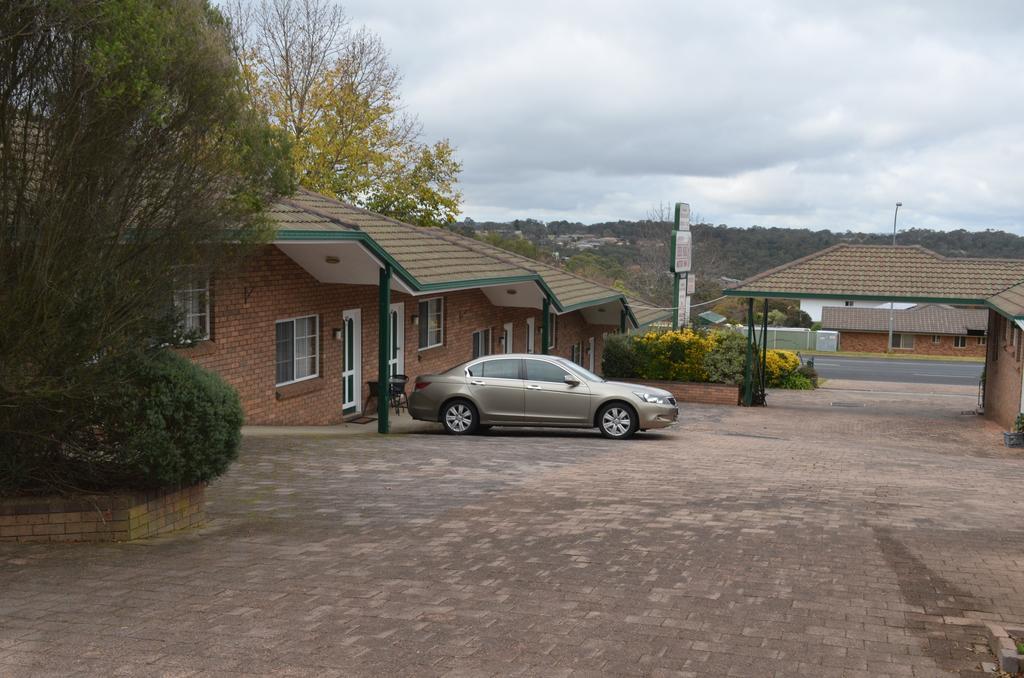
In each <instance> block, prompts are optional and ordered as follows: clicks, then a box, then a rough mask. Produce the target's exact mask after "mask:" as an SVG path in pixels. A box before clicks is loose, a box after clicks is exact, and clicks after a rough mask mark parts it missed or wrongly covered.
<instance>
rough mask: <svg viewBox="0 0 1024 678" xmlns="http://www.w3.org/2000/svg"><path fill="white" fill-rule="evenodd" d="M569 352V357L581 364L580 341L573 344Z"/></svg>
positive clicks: (581, 346)
mask: <svg viewBox="0 0 1024 678" xmlns="http://www.w3.org/2000/svg"><path fill="white" fill-rule="evenodd" d="M571 353H572V355H570V357H569V359H570V360H572V361H573V362H574V363H576V364H577V365H583V344H582V343H580V342H576V343H575V344H573V345H572V347H571Z"/></svg>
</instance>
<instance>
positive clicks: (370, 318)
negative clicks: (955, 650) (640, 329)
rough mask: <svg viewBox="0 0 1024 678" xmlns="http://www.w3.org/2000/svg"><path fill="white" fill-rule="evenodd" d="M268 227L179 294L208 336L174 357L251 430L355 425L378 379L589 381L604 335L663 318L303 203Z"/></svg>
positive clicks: (514, 259) (522, 263) (491, 254)
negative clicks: (496, 372) (453, 374)
mask: <svg viewBox="0 0 1024 678" xmlns="http://www.w3.org/2000/svg"><path fill="white" fill-rule="evenodd" d="M269 217H270V218H271V219H272V220H273V221H274V222H275V223H276V225H277V231H276V235H275V237H274V240H273V242H272V243H271V244H268V245H264V246H261V247H259V248H258V250H257V251H256V252H255V253H254V254H253V255H251V256H250V257H248V259H247V260H246V261H245V262H244V264H243V265H242V266H241V267H240V268H239V269H237V270H235V271H234V272H233V273H230V274H226V275H223V276H221V277H219V278H216V279H214V280H210V281H203V282H201V283H198V282H193V283H191V284H190V285H189V288H188V289H183V290H181V291H180V292H179V293H178V294H177V295H176V301H177V303H178V305H179V307H181V308H182V309H184V311H185V314H186V316H187V320H186V322H187V323H188V324H189V326H190V328H191V329H194V330H196V331H198V332H199V333H200V334H202V335H204V336H205V339H204V340H202V341H200V342H199V343H197V344H196V345H195V346H193V347H191V348H188V349H184V350H183V353H184V354H185V355H187V356H188V357H190V358H191V359H192V360H194V361H195V362H196V363H198V364H200V365H202V366H204V367H207V368H209V369H211V370H214V371H216V372H218V373H219V374H220V375H221V376H222V377H223V378H224V379H225V380H226V381H227V382H228V383H230V384H232V385H233V386H234V387H235V388H236V389H237V390H238V392H239V394H240V396H241V399H242V404H243V407H244V409H245V413H246V421H247V422H248V423H250V424H307V425H317V424H332V423H339V422H341V421H343V420H345V419H346V418H348V417H350V416H356V415H358V414H359V413H361V412H363V410H364V409H365V408H366V406H367V403H368V401H369V400H370V399H371V395H372V394H371V392H370V387H369V382H376V381H378V373H386V374H388V375H393V374H405V375H408V376H409V377H410V378H412V377H415V376H416V375H420V374H428V373H432V372H437V371H441V370H447V369H448V368H451V367H453V366H455V365H458V364H459V363H461V362H464V361H466V360H469V359H471V358H473V357H476V356H479V355H486V354H490V353H501V352H513V351H515V352H536V353H551V354H554V355H560V356H564V357H567V358H572V359H574V360H576V361H577V362H579V363H580V364H581V365H583V366H584V367H587V368H589V369H592V370H598V371H599V370H600V366H601V351H602V348H603V344H604V340H603V338H604V335H605V334H607V333H612V332H620V331H625V330H628V329H630V328H633V327H637V326H639V325H641V324H644V323H646V322H652V321H654V320H657V319H659V318H660V317H661V315H663V314H661V315H659V316H657V317H654V316H652V314H650V313H634V312H633V311H632V309H631V308H630V305H629V301H628V300H627V299H626V298H625V297H624V296H623V295H622V293H621V292H618V291H617V290H614V289H611V288H608V287H605V286H603V285H600V284H598V283H595V282H592V281H589V280H586V279H584V278H580V277H579V276H576V275H573V274H571V273H568V272H566V271H564V270H562V269H559V268H556V267H553V266H549V265H546V264H543V263H540V262H537V261H533V260H531V259H527V258H525V257H522V256H519V255H516V254H513V253H511V252H507V251H505V250H501V249H499V248H496V247H493V246H491V245H488V244H486V243H483V242H480V241H478V240H475V239H472V238H466V237H464V236H460V235H458V234H455V233H452V232H450V231H446V230H443V229H431V228H422V227H417V226H411V225H409V224H404V223H401V222H398V221H395V220H393V219H389V218H386V217H383V216H380V215H377V214H373V213H371V212H367V211H365V210H361V209H357V208H355V207H351V206H348V205H345V204H342V203H339V202H337V201H335V200H332V199H329V198H326V197H324V196H321V195H318V194H315V193H312V192H310V191H306V190H300V191H299V192H298V193H296V194H295V195H293V196H291V197H290V198H288V199H283V200H280V201H278V202H277V203H276V204H275V205H273V206H272V207H271V208H270V210H269ZM648 306H649V304H648ZM545 338H546V339H547V341H546V342H545V341H544V339H545ZM382 348H383V349H384V350H383V351H382V350H381V349H382ZM412 387H413V386H412V384H411V383H410V384H409V388H412ZM382 428H386V426H382Z"/></svg>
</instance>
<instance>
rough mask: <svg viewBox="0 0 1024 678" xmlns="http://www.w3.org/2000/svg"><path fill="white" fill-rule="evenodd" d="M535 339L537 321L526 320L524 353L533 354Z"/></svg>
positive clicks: (532, 319)
mask: <svg viewBox="0 0 1024 678" xmlns="http://www.w3.org/2000/svg"><path fill="white" fill-rule="evenodd" d="M536 339H537V321H536V319H534V318H527V319H526V352H527V353H533V352H534V350H533V347H534V343H533V342H534V341H536Z"/></svg>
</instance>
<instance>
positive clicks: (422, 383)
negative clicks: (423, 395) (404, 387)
mask: <svg viewBox="0 0 1024 678" xmlns="http://www.w3.org/2000/svg"><path fill="white" fill-rule="evenodd" d="M428 386H430V382H429V381H420V380H418V379H417V380H416V390H417V391H419V390H420V389H424V388H426V387H428Z"/></svg>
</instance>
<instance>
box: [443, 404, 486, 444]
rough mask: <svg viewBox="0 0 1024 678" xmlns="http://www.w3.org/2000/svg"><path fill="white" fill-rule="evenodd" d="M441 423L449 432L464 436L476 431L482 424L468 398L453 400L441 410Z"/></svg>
mask: <svg viewBox="0 0 1024 678" xmlns="http://www.w3.org/2000/svg"><path fill="white" fill-rule="evenodd" d="M441 423H442V424H444V430H445V431H447V432H448V433H451V434H452V435H457V436H462V435H468V434H470V433H476V430H477V428H478V427H479V426H480V417H479V416H478V415H477V412H476V408H475V407H473V403H471V402H469V401H467V400H453V401H452V402H450V403H448V404H447V405H445V406H444V409H443V410H442V411H441Z"/></svg>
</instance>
